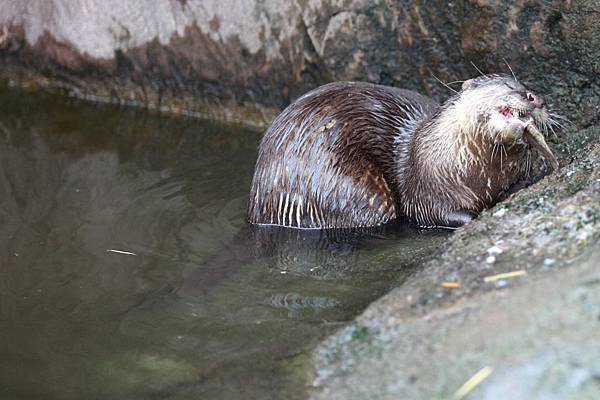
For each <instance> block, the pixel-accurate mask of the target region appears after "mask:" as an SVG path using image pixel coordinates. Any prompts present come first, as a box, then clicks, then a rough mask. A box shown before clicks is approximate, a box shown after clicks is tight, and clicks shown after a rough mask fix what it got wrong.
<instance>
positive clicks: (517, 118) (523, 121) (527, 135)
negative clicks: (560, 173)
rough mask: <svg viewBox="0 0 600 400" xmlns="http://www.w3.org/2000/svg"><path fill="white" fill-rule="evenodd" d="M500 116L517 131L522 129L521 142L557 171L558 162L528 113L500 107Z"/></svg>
mask: <svg viewBox="0 0 600 400" xmlns="http://www.w3.org/2000/svg"><path fill="white" fill-rule="evenodd" d="M499 112H500V114H501V115H502V116H503V117H504V119H506V122H507V123H509V124H514V125H515V126H517V127H518V128H519V129H521V128H522V129H523V136H522V139H523V141H524V142H525V143H526V144H527V145H528V146H529V147H530V148H532V149H534V150H535V151H537V152H538V153H539V154H540V155H541V156H542V158H544V160H546V161H548V162H549V163H550V166H551V167H552V169H553V170H557V169H558V161H557V160H556V157H555V156H554V153H552V150H550V147H549V146H548V143H546V139H545V138H544V134H543V133H542V132H541V131H540V130H539V129H538V128H537V126H536V124H535V120H534V118H533V116H532V115H531V113H530V112H527V111H524V110H517V109H512V108H510V107H502V108H501V109H500V110H499Z"/></svg>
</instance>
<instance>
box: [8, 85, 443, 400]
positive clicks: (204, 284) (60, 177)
mask: <svg viewBox="0 0 600 400" xmlns="http://www.w3.org/2000/svg"><path fill="white" fill-rule="evenodd" d="M259 137H260V134H259V133H257V132H254V131H250V130H246V129H242V128H239V127H230V126H224V125H219V124H215V123H210V122H205V121H199V120H194V119H185V118H168V117H164V116H162V117H161V116H157V115H152V114H149V113H145V112H143V111H139V110H138V111H136V110H131V109H123V108H117V107H112V106H105V105H104V106H102V105H89V104H81V103H78V102H76V101H72V100H69V99H62V98H56V97H52V96H48V95H40V94H38V95H36V96H30V95H25V94H23V93H19V92H17V93H15V92H7V91H4V90H3V91H0V398H3V399H4V398H7V399H104V400H106V399H282V398H286V399H301V398H304V397H305V396H306V388H305V381H306V376H305V372H304V369H303V366H304V365H305V363H306V359H307V357H306V356H304V354H306V352H307V350H308V349H310V348H311V347H313V346H314V345H315V344H316V343H317V342H318V341H319V340H321V339H322V338H323V337H324V336H325V335H327V334H328V333H331V332H332V331H333V330H335V329H339V328H340V327H341V326H343V324H344V323H346V322H347V321H349V320H350V319H351V318H352V317H353V316H355V315H357V314H358V313H360V312H361V311H362V310H363V309H364V308H365V307H366V305H368V303H369V302H371V301H373V300H374V299H376V298H377V297H379V296H381V295H382V294H384V293H385V292H386V291H388V290H389V289H390V288H391V287H393V286H397V285H400V284H401V283H402V281H403V279H405V277H406V276H407V274H409V273H410V271H411V270H414V268H415V267H417V266H418V265H419V263H420V262H421V261H420V260H422V258H423V257H424V256H426V255H427V254H430V253H431V249H432V248H433V247H435V246H438V245H439V243H440V242H441V241H443V240H444V235H440V234H435V233H426V234H424V233H421V232H418V231H416V230H414V229H412V228H409V227H401V226H397V227H393V228H389V229H386V230H385V231H382V232H378V233H377V234H358V233H348V232H345V233H344V232H328V233H327V234H326V235H320V234H318V233H315V232H312V233H311V232H298V231H293V230H285V229H283V230H256V229H252V228H250V227H248V226H247V225H246V224H245V222H244V217H245V207H246V201H247V196H248V190H249V186H250V180H251V177H252V170H253V167H254V161H255V158H256V146H257V144H258V140H259Z"/></svg>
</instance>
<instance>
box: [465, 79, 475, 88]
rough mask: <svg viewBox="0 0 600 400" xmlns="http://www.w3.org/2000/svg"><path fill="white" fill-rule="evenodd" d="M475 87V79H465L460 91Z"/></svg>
mask: <svg viewBox="0 0 600 400" xmlns="http://www.w3.org/2000/svg"><path fill="white" fill-rule="evenodd" d="M475 87H477V82H475V79H467V80H466V81H464V82H463V84H462V90H469V89H474V88H475Z"/></svg>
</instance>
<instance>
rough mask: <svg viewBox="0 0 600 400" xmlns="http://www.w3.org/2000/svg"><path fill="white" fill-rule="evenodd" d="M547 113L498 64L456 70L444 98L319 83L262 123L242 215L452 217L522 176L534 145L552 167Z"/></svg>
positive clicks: (320, 220) (354, 219)
mask: <svg viewBox="0 0 600 400" xmlns="http://www.w3.org/2000/svg"><path fill="white" fill-rule="evenodd" d="M554 116H556V115H555V114H551V113H549V112H548V110H547V109H546V104H545V101H544V99H543V98H542V97H541V96H540V95H538V94H537V93H535V92H534V91H532V90H531V89H529V88H528V87H526V86H525V85H524V84H522V83H521V82H519V81H517V80H516V78H514V77H512V76H509V75H504V74H493V75H483V76H480V77H477V78H473V79H469V80H466V81H464V82H463V83H462V88H461V90H460V91H459V92H457V93H456V95H453V96H452V97H450V98H449V99H448V100H447V101H446V102H445V103H443V104H442V105H439V104H438V103H436V102H435V101H434V100H432V99H430V98H428V97H426V96H423V95H421V94H419V93H416V92H413V91H409V90H404V89H399V88H394V87H388V86H381V85H376V84H371V83H365V82H334V83H330V84H326V85H324V86H321V87H319V88H317V89H315V90H313V91H311V92H308V93H306V94H305V95H303V96H302V97H300V98H299V99H297V100H296V101H295V102H294V103H292V104H291V105H290V106H288V107H287V108H286V109H285V110H284V111H283V112H282V113H281V114H280V115H279V116H278V117H277V118H275V120H274V121H273V122H272V123H271V124H270V126H269V127H268V128H267V130H266V132H265V134H264V136H263V138H262V140H261V143H260V146H259V152H258V159H257V161H256V168H255V172H254V178H253V181H252V187H251V193H250V201H249V205H248V222H250V223H251V224H261V225H279V226H286V227H294V228H316V229H327V228H365V227H375V226H379V225H382V224H386V223H387V222H390V221H392V220H394V219H397V218H400V217H407V218H409V219H411V220H413V221H416V223H417V224H418V225H420V226H423V227H448V228H456V227H459V226H461V225H464V224H465V223H468V222H469V221H471V220H472V219H473V218H475V217H477V215H479V213H481V211H483V210H484V209H487V208H490V207H491V206H493V205H494V204H495V203H496V202H497V201H499V199H500V198H501V197H502V196H503V195H504V194H505V193H506V192H507V191H508V190H509V188H510V187H511V185H513V184H516V183H518V182H522V181H523V180H524V179H525V178H526V177H527V176H528V174H529V170H530V166H531V161H532V154H538V155H540V156H541V157H542V158H543V159H545V160H546V161H548V162H549V163H550V164H551V166H552V167H553V168H554V169H556V168H557V167H558V164H557V161H556V159H555V157H554V155H553V154H552V151H551V150H550V148H549V147H548V145H547V143H546V141H545V139H544V134H543V133H542V132H545V133H547V132H548V129H553V127H554V125H555V124H557V123H556V122H555V119H554Z"/></svg>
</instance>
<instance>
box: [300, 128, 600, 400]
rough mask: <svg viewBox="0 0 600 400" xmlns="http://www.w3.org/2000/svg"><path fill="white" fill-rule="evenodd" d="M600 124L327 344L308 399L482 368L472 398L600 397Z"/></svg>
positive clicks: (387, 390)
mask: <svg viewBox="0 0 600 400" xmlns="http://www.w3.org/2000/svg"><path fill="white" fill-rule="evenodd" d="M599 133H600V130H599V129H598V128H591V129H588V130H582V131H580V133H579V134H578V135H576V134H575V133H574V132H573V133H572V134H573V136H572V137H571V141H573V142H574V143H578V145H575V144H573V146H580V147H578V148H579V150H580V151H578V152H577V155H576V156H575V157H574V159H573V160H568V159H567V158H565V157H563V160H562V161H563V163H564V164H566V165H564V166H563V168H562V169H560V170H559V171H558V172H556V173H554V174H552V175H549V176H547V177H545V178H544V179H542V180H541V181H540V182H538V183H537V184H535V185H534V186H532V187H530V188H528V189H527V190H523V191H521V192H518V193H517V194H515V195H513V196H511V197H510V198H509V199H507V200H506V201H505V202H503V203H500V204H498V205H497V206H496V207H495V208H493V209H491V210H489V211H487V212H485V213H483V214H482V216H481V217H480V218H478V219H477V220H476V221H474V222H473V223H471V224H469V225H467V226H466V227H464V228H461V229H460V230H458V231H457V232H456V233H455V234H454V235H453V237H452V238H450V239H449V240H448V242H446V244H445V246H444V248H443V249H442V252H441V254H440V256H439V257H437V258H435V259H434V260H433V261H431V262H429V263H427V264H426V265H425V266H424V267H423V268H422V269H420V270H419V271H418V272H416V273H415V274H414V275H412V276H411V277H409V278H408V279H407V280H406V281H405V282H404V283H403V284H402V286H400V287H398V288H396V289H394V290H393V291H392V292H391V293H389V294H388V295H386V296H385V297H383V298H382V299H380V300H378V301H377V302H375V303H373V304H372V305H371V306H369V308H368V309H367V310H366V311H365V312H364V313H363V314H362V315H361V316H360V317H358V318H357V319H356V321H355V322H354V323H353V324H351V325H350V326H348V327H346V328H345V329H343V330H342V331H340V332H338V333H337V334H336V335H334V336H332V337H330V338H329V339H328V340H327V341H326V342H325V343H323V344H322V345H321V346H320V348H319V349H317V350H316V351H315V352H314V355H313V365H314V377H313V380H312V382H313V386H314V391H313V396H312V398H313V399H328V400H330V399H331V400H334V399H344V400H351V399H366V398H368V399H374V400H375V399H390V400H391V399H436V398H452V396H453V393H454V392H455V391H456V390H457V389H458V388H459V387H460V386H461V385H462V384H463V382H465V381H467V379H469V378H470V377H471V376H472V375H473V374H475V373H476V372H477V371H479V370H481V369H482V368H484V367H490V368H492V371H493V372H492V374H491V376H490V377H489V378H488V379H487V380H486V381H484V382H483V383H482V384H481V385H480V386H479V387H478V388H477V389H476V392H474V393H473V394H472V395H471V396H470V397H469V398H470V399H486V400H502V399H508V398H510V399H512V400H528V399H542V398H543V399H552V400H554V399H557V400H558V399H578V400H579V399H589V400H592V399H597V398H598V396H599V395H600V379H599V377H600V341H598V332H599V329H600V268H599V267H600V247H599V246H598V243H599V239H600V230H599V227H600V144H598V136H599ZM514 271H518V274H519V275H518V276H515V277H512V278H505V279H497V280H495V281H491V282H486V279H485V278H486V277H490V276H494V275H496V274H501V273H507V272H514ZM442 282H455V283H458V284H459V285H460V287H459V288H457V289H446V288H443V287H442V286H441V284H442Z"/></svg>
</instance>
